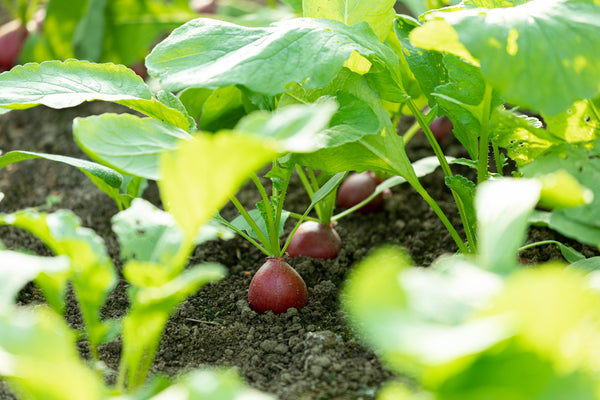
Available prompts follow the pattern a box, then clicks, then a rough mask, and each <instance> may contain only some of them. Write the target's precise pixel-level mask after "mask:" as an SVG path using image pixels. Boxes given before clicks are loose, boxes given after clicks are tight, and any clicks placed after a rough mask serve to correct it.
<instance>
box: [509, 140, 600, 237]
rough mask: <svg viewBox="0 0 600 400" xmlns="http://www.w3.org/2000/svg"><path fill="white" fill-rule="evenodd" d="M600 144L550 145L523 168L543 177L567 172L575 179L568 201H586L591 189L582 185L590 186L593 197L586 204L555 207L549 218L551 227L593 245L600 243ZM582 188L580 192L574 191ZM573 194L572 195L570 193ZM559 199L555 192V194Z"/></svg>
mask: <svg viewBox="0 0 600 400" xmlns="http://www.w3.org/2000/svg"><path fill="white" fill-rule="evenodd" d="M599 154H600V143H598V141H597V140H596V141H593V142H587V143H580V144H573V143H571V144H568V143H567V144H562V145H557V146H553V147H551V148H550V149H549V150H547V152H546V153H545V154H544V155H542V156H539V157H537V158H536V159H535V160H534V161H532V162H531V163H529V164H527V165H525V166H524V167H522V168H521V172H522V173H523V175H524V176H526V177H542V176H547V175H548V174H552V173H556V172H557V171H559V170H562V171H564V172H566V173H568V174H569V175H570V176H571V177H572V178H575V180H576V182H574V183H571V184H569V186H567V187H568V188H569V190H570V192H569V193H567V194H568V195H569V196H567V198H566V199H567V200H568V201H570V202H572V201H573V199H575V200H577V194H579V196H578V197H579V199H580V200H583V201H580V202H578V204H585V203H586V201H585V200H586V199H587V200H589V198H590V197H592V196H590V195H589V193H588V191H586V190H585V189H583V191H581V190H582V188H588V189H589V190H591V191H592V193H593V200H592V201H591V203H589V204H587V205H582V206H580V207H573V208H561V209H557V210H554V211H553V212H552V213H551V215H550V218H549V226H550V227H551V228H552V229H554V230H557V231H558V232H560V233H562V234H563V235H565V236H568V237H571V238H575V239H577V240H578V241H580V242H582V243H586V244H589V245H592V246H598V245H600V223H599V222H598V221H599V220H598V218H600V188H599V187H598V184H597V182H598V179H600V176H599V174H600V172H599V171H600V170H599V168H600V161H599V159H598V155H599ZM573 188H579V192H577V191H576V190H573ZM555 192H558V194H559V195H562V194H563V193H562V190H561V188H560V187H558V188H556V189H555ZM571 195H573V198H571V197H570V196H571ZM554 198H556V195H554Z"/></svg>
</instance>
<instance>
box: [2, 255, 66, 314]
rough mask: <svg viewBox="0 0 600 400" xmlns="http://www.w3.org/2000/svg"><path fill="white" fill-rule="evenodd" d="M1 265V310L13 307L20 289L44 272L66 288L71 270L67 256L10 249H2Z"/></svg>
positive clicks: (58, 284) (48, 277)
mask: <svg viewBox="0 0 600 400" xmlns="http://www.w3.org/2000/svg"><path fill="white" fill-rule="evenodd" d="M0 266H1V267H0V293H1V296H0V311H4V310H6V309H7V308H8V307H11V306H12V305H13V302H14V301H15V299H16V296H17V294H18V293H19V291H20V290H21V289H23V287H25V285H26V284H27V283H29V282H31V281H33V280H34V279H36V278H37V277H38V276H40V275H42V274H45V275H46V279H53V280H54V281H55V282H56V284H57V286H62V287H63V290H64V288H65V287H66V283H67V279H69V272H70V271H69V259H68V258H67V257H65V256H60V257H40V256H33V255H28V254H23V253H17V252H14V251H8V250H3V251H0ZM42 282H44V281H43V278H42Z"/></svg>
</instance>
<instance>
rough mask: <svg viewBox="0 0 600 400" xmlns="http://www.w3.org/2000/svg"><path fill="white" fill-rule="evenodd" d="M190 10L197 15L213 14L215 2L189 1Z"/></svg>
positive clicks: (215, 7) (215, 0)
mask: <svg viewBox="0 0 600 400" xmlns="http://www.w3.org/2000/svg"><path fill="white" fill-rule="evenodd" d="M189 4H190V8H191V9H192V10H194V11H196V12H197V13H199V14H214V13H215V11H216V10H217V0H190V3H189Z"/></svg>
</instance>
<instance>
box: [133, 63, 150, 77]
mask: <svg viewBox="0 0 600 400" xmlns="http://www.w3.org/2000/svg"><path fill="white" fill-rule="evenodd" d="M129 68H131V69H132V70H133V72H135V73H136V75H137V76H139V77H140V78H142V79H144V80H146V78H147V77H148V70H147V69H146V66H145V65H144V63H143V62H141V61H137V62H135V63H133V64H131V65H130V66H129Z"/></svg>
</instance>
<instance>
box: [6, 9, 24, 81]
mask: <svg viewBox="0 0 600 400" xmlns="http://www.w3.org/2000/svg"><path fill="white" fill-rule="evenodd" d="M28 33H29V32H28V31H27V29H26V28H25V27H24V26H23V24H21V21H19V20H16V19H15V20H12V21H10V22H7V23H6V24H4V25H2V26H0V49H1V50H0V71H8V70H9V69H11V68H12V67H14V66H15V65H17V63H18V61H19V55H20V54H21V49H22V48H23V44H24V43H25V39H27V35H28Z"/></svg>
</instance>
